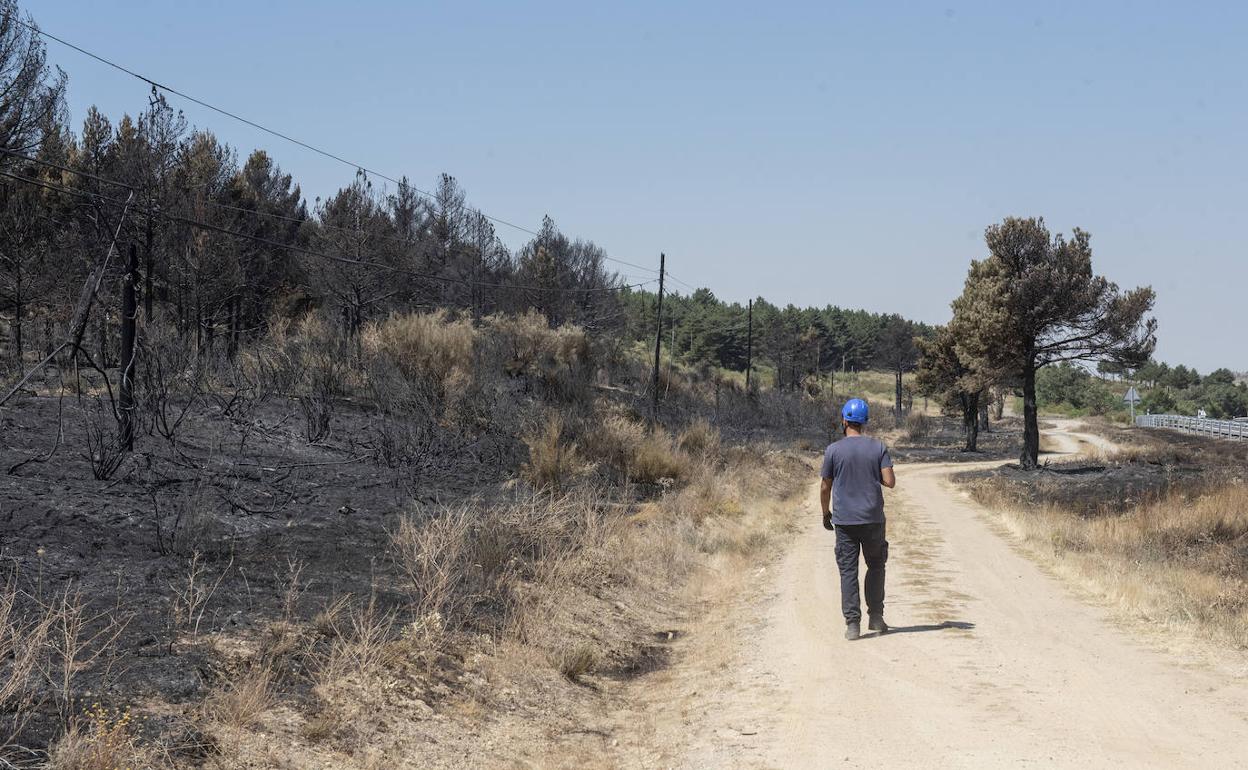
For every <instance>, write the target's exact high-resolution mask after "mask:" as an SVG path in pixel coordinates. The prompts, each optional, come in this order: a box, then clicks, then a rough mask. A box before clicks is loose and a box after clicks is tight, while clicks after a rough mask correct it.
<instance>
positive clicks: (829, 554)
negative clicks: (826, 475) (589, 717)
mask: <svg viewBox="0 0 1248 770" xmlns="http://www.w3.org/2000/svg"><path fill="white" fill-rule="evenodd" d="M1070 428H1071V426H1069V425H1067V424H1063V425H1062V426H1060V430H1059V435H1056V436H1053V437H1052V440H1053V441H1054V442H1055V443H1056V445H1058V446H1064V447H1068V448H1070V449H1074V447H1075V445H1076V442H1078V441H1079V440H1082V441H1083V442H1084V443H1094V439H1093V438H1091V437H1088V436H1077V435H1076V434H1074V433H1073V431H1072V430H1071V429H1070ZM955 467H956V468H957V469H965V468H966V467H967V466H966V465H960V466H943V465H928V466H912V467H899V468H898V473H897V476H898V490H897V492H896V493H895V494H892V495H891V496H890V498H889V501H888V507H889V521H890V523H889V539H890V540H891V541H892V548H891V561H890V562H889V565H888V591H889V598H888V604H887V617H888V619H889V621H890V622H891V623H892V624H893V625H894V627H895V630H894V631H893V632H892V633H889V634H886V635H884V636H879V635H876V634H870V635H866V636H864V637H863V638H862V639H861V640H859V641H857V642H854V643H849V642H846V641H844V640H843V639H842V632H843V629H844V626H843V621H842V619H841V617H840V613H839V586H838V582H837V577H836V566H835V562H834V559H833V537H832V535H831V533H827V532H825V531H824V530H823V529H822V528H821V526H820V524H819V521H818V517H817V516H815V515H813V514H812V515H811V516H810V517H808V523H807V524H804V525H803V526H804V529H803V531H802V532H801V533H800V534H799V535H798V537H797V539H796V542H795V545H794V548H793V550H792V551H791V552H789V553H788V554H787V556H786V557H785V558H784V559H783V561H782V563H781V564H779V565H778V567H777V569H776V570H773V571H772V572H771V574H768V575H765V576H763V578H764V579H766V580H767V581H769V582H768V583H767V585H769V586H770V589H769V593H767V595H766V596H765V598H764V599H763V600H762V601H760V602H757V603H756V608H755V609H754V610H750V609H748V608H745V607H743V608H742V615H741V617H739V618H735V619H732V620H730V621H728V620H726V621H724V622H725V624H726V627H727V628H730V629H732V630H733V631H735V632H736V638H737V639H738V642H737V644H738V649H737V651H736V653H735V654H734V655H732V656H729V659H726V660H725V661H721V662H720V663H719V664H717V665H713V666H706V667H704V668H703V669H702V670H700V671H693V672H686V673H684V674H681V673H675V672H674V673H673V677H672V678H671V679H670V680H669V681H668V682H667V683H666V685H665V686H666V687H668V688H669V694H670V693H675V694H673V695H671V697H670V698H669V704H670V703H671V701H676V705H669V709H668V710H669V711H674V712H678V713H679V717H678V718H679V720H680V724H679V725H678V726H673V727H667V726H665V727H663V728H655V732H654V733H652V734H651V736H650V738H651V739H654V740H664V739H675V740H678V741H680V742H681V743H683V745H682V746H681V747H680V748H679V749H678V750H674V751H672V752H667V751H660V752H658V753H657V754H654V755H650V756H645V757H643V756H642V755H640V754H639V755H637V756H636V759H639V760H644V761H639V762H636V764H640V765H645V766H656V767H657V766H661V767H705V768H720V767H765V768H773V767H774V768H823V767H918V766H923V767H1002V766H1032V767H1054V766H1058V767H1132V768H1134V767H1166V768H1172V767H1245V766H1248V671H1246V667H1245V658H1243V657H1234V656H1231V655H1227V656H1219V657H1215V658H1213V659H1208V658H1205V659H1202V660H1201V661H1200V662H1199V663H1197V662H1195V661H1194V660H1192V659H1190V658H1186V657H1183V656H1180V655H1177V654H1176V653H1174V652H1164V651H1162V650H1161V647H1160V645H1159V644H1158V643H1157V642H1158V640H1156V639H1150V637H1149V635H1148V634H1147V633H1141V629H1138V628H1128V627H1123V626H1122V625H1120V624H1116V623H1115V622H1114V621H1112V620H1111V619H1110V618H1109V614H1108V612H1107V611H1106V610H1105V609H1103V608H1098V607H1096V606H1095V605H1094V604H1091V603H1089V602H1086V601H1084V600H1082V599H1080V598H1079V597H1077V596H1076V595H1074V593H1072V589H1071V588H1070V587H1069V586H1066V585H1064V584H1062V583H1061V582H1059V581H1058V580H1057V579H1056V578H1054V577H1052V576H1049V575H1047V574H1046V573H1045V572H1044V571H1043V570H1042V569H1041V568H1040V567H1038V566H1037V565H1036V564H1035V563H1033V562H1032V561H1030V560H1029V559H1027V558H1025V557H1024V556H1022V555H1020V554H1019V553H1017V552H1016V551H1015V550H1014V548H1013V547H1012V546H1011V545H1010V544H1009V542H1008V540H1007V538H1006V536H1004V535H1003V534H1001V533H1000V532H999V531H998V530H997V528H996V527H995V526H994V525H993V523H992V521H991V519H990V518H989V516H990V514H988V513H987V512H985V511H983V510H981V509H979V508H978V506H977V505H975V504H974V503H972V502H971V501H970V500H969V499H967V498H966V497H964V496H963V495H962V494H961V493H960V492H959V491H958V490H957V489H955V488H953V487H952V486H951V485H950V483H949V482H948V481H947V476H948V474H949V473H950V472H951V471H952V470H954V469H955ZM810 499H811V506H812V510H813V507H814V505H815V502H814V501H815V500H816V499H817V498H816V496H815V493H814V491H813V490H812V493H811V498H810ZM673 716H675V715H673ZM654 718H655V720H656V721H658V720H660V719H661V717H659V716H657V715H656V717H654Z"/></svg>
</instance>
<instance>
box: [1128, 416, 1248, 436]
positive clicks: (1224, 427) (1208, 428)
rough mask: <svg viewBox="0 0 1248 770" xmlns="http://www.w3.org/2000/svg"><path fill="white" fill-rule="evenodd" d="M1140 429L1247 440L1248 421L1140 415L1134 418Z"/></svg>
mask: <svg viewBox="0 0 1248 770" xmlns="http://www.w3.org/2000/svg"><path fill="white" fill-rule="evenodd" d="M1135 424H1136V426H1137V427H1140V428H1174V429H1175V430H1182V431H1187V432H1188V433H1203V434H1204V435H1206V436H1218V437H1221V438H1248V421H1244V420H1210V419H1208V418H1204V417H1183V416H1181V415H1177V414H1141V415H1138V416H1137V417H1136V418H1135Z"/></svg>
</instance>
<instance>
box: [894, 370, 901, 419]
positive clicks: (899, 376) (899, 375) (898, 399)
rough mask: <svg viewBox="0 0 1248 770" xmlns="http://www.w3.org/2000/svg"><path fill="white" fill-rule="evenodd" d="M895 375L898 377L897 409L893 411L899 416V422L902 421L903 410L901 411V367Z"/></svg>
mask: <svg viewBox="0 0 1248 770" xmlns="http://www.w3.org/2000/svg"><path fill="white" fill-rule="evenodd" d="M895 374H896V375H897V388H896V405H895V407H894V409H893V411H894V413H895V414H896V415H897V419H898V420H900V419H901V415H902V409H901V367H898V368H897V371H896V372H895Z"/></svg>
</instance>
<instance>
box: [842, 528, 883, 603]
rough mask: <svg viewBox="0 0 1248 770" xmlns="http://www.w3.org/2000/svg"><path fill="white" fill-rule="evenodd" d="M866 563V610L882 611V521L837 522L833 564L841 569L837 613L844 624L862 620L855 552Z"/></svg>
mask: <svg viewBox="0 0 1248 770" xmlns="http://www.w3.org/2000/svg"><path fill="white" fill-rule="evenodd" d="M859 551H861V552H862V558H863V559H864V560H866V562H867V578H866V581H865V583H866V585H865V589H866V594H867V612H868V613H869V614H871V615H883V614H884V564H885V562H887V561H888V541H887V540H885V539H884V525H883V524H837V525H836V565H837V566H838V567H840V568H841V612H842V613H844V615H845V622H846V623H854V622H858V621H860V620H862V608H861V606H860V605H859V599H858V552H859Z"/></svg>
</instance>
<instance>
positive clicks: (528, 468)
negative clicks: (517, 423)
mask: <svg viewBox="0 0 1248 770" xmlns="http://www.w3.org/2000/svg"><path fill="white" fill-rule="evenodd" d="M565 434H566V431H565V429H564V419H563V417H562V415H560V414H559V413H557V412H551V413H550V414H549V415H547V417H546V421H545V422H544V423H543V424H542V425H541V426H540V427H538V428H535V429H534V430H531V431H530V432H528V433H526V434H525V435H524V437H523V439H524V443H525V446H527V447H528V449H529V459H528V462H526V463H525V464H524V465H522V466H521V467H520V475H521V476H522V477H523V478H524V479H525V480H526V481H528V482H529V483H530V484H532V485H533V487H534V488H535V489H540V490H546V491H550V492H553V493H555V494H559V493H560V492H561V491H563V489H564V488H565V487H566V485H567V483H568V481H570V480H571V479H572V477H574V476H575V475H576V474H578V473H580V472H581V471H583V470H585V467H586V464H585V462H584V461H583V460H582V459H581V456H580V453H579V452H578V450H577V446H576V444H575V443H573V442H572V441H569V440H568V439H567V437H566V435H565Z"/></svg>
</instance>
